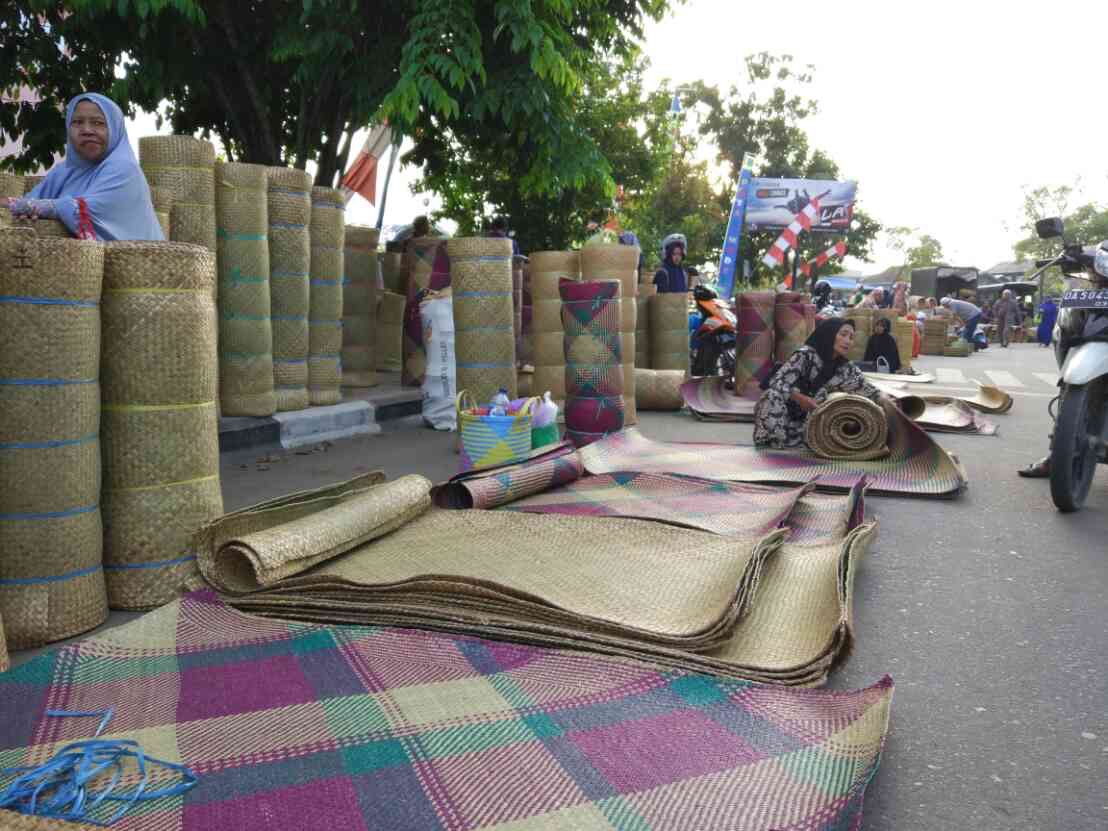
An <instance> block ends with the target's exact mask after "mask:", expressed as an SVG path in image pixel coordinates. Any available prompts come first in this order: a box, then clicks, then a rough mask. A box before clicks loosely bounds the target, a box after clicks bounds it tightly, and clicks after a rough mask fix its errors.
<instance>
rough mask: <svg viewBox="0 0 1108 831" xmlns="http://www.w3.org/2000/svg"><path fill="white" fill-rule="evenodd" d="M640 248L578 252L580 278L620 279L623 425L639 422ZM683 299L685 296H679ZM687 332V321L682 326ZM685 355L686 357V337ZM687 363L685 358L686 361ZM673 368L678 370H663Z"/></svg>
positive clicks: (594, 247)
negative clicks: (636, 338) (637, 322)
mask: <svg viewBox="0 0 1108 831" xmlns="http://www.w3.org/2000/svg"><path fill="white" fill-rule="evenodd" d="M640 253H641V252H640V251H639V247H638V246H637V245H618V244H616V245H608V244H602V245H586V246H585V247H584V248H582V249H581V279H582V280H589V281H598V280H619V284H620V291H621V293H622V294H621V297H620V311H619V336H620V354H621V355H623V364H622V366H623V397H624V403H625V404H626V408H627V409H626V411H625V412H624V424H626V425H631V424H635V423H637V422H638V420H639V417H638V414H637V411H636V409H635V317H636V314H637V312H638V308H637V306H636V303H635V298H636V297H637V296H638V293H639V254H640ZM682 296H684V295H682ZM685 328H686V333H687V331H688V322H687V321H686V323H685ZM685 340H686V346H685V353H686V355H687V354H688V343H687V341H688V336H687V334H686V338H685ZM686 360H687V358H686ZM662 368H663V369H676V368H677V367H669V366H667V367H662Z"/></svg>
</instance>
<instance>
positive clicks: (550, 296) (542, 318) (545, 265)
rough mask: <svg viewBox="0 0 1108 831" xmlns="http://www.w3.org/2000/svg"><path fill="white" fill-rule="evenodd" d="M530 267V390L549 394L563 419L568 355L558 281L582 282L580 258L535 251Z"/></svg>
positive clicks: (573, 255) (561, 252)
mask: <svg viewBox="0 0 1108 831" xmlns="http://www.w3.org/2000/svg"><path fill="white" fill-rule="evenodd" d="M530 260H531V262H530V266H531V297H532V308H531V343H532V350H533V355H532V357H533V360H534V365H535V375H534V377H533V378H532V379H531V389H532V390H533V391H535V394H537V395H540V396H541V395H542V394H543V393H545V392H547V391H549V392H550V397H551V398H552V399H553V400H554V403H555V404H557V405H558V412H559V415H564V412H565V403H566V353H565V335H564V332H563V330H562V299H561V296H560V295H559V294H558V283H559V281H561V280H563V279H566V280H574V281H578V280H580V279H581V255H580V254H579V253H578V252H576V251H536V252H535V253H533V254H532V255H531V258H530Z"/></svg>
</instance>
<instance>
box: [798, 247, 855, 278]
mask: <svg viewBox="0 0 1108 831" xmlns="http://www.w3.org/2000/svg"><path fill="white" fill-rule="evenodd" d="M845 254H846V240H839V241H838V242H836V243H835V244H834V245H832V246H831V247H830V248H828V249H827V250H826V251H823V252H822V253H820V254H819V255H818V256H816V257H815V259H813V260H812V261H811V262H810V263H809V262H803V263H801V264H800V273H801V274H803V275H804V276H805V277H811V276H812V269H813V268H820V267H822V266H825V265H827V261H828V260H830V259H831V258H832V257H842V256H844V255H845Z"/></svg>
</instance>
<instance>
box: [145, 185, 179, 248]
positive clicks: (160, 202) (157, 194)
mask: <svg viewBox="0 0 1108 831" xmlns="http://www.w3.org/2000/svg"><path fill="white" fill-rule="evenodd" d="M150 201H151V202H152V203H153V205H154V216H155V217H157V219H158V224H159V225H160V226H161V227H162V236H164V237H165V238H166V239H169V232H170V227H169V214H170V212H171V211H172V210H173V191H171V190H169V188H155V187H151V188H150Z"/></svg>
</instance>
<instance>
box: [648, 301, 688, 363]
mask: <svg viewBox="0 0 1108 831" xmlns="http://www.w3.org/2000/svg"><path fill="white" fill-rule="evenodd" d="M649 306H650V324H649V325H650V367H651V368H652V369H679V370H681V371H682V372H684V373H685V374H686V375H688V372H689V303H688V300H687V299H686V298H685V294H684V292H663V293H661V294H657V293H655V294H654V295H653V296H651V298H650V303H649Z"/></svg>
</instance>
